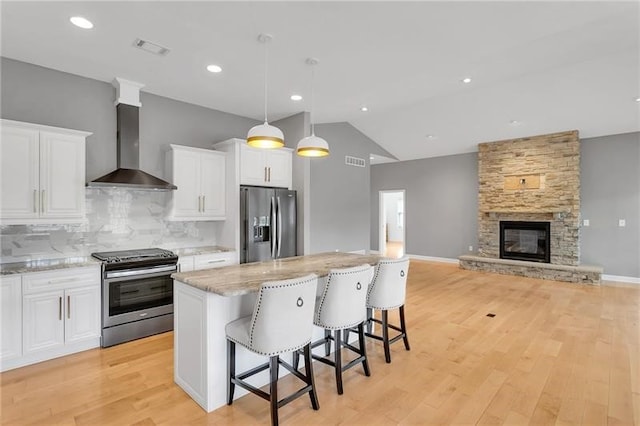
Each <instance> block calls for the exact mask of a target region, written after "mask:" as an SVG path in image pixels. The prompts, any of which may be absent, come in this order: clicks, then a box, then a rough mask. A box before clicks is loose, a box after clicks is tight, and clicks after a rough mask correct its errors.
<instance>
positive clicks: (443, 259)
mask: <svg viewBox="0 0 640 426" xmlns="http://www.w3.org/2000/svg"><path fill="white" fill-rule="evenodd" d="M407 256H408V257H409V259H416V260H428V261H430V262H440V263H452V264H456V265H458V264H459V263H460V261H459V260H458V259H450V258H448V257H433V256H421V255H419V254H407Z"/></svg>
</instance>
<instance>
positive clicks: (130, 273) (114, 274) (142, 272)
mask: <svg viewBox="0 0 640 426" xmlns="http://www.w3.org/2000/svg"><path fill="white" fill-rule="evenodd" d="M177 270H178V268H176V265H170V266H157V267H155V268H145V269H135V270H128V271H111V272H107V273H106V274H105V278H107V279H109V278H119V277H135V276H139V275H149V274H155V273H158V272H176V271H177Z"/></svg>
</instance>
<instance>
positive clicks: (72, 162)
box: [40, 132, 86, 218]
mask: <svg viewBox="0 0 640 426" xmlns="http://www.w3.org/2000/svg"><path fill="white" fill-rule="evenodd" d="M84 152H85V147H84V138H83V137H81V136H76V135H65V134H58V133H52V132H40V202H41V216H43V217H49V218H61V217H64V218H73V217H78V218H82V217H83V216H84V190H85V161H86V159H85V155H84Z"/></svg>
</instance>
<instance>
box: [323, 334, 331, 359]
mask: <svg viewBox="0 0 640 426" xmlns="http://www.w3.org/2000/svg"><path fill="white" fill-rule="evenodd" d="M330 337H331V330H325V331H324V356H329V354H330V353H331V339H330Z"/></svg>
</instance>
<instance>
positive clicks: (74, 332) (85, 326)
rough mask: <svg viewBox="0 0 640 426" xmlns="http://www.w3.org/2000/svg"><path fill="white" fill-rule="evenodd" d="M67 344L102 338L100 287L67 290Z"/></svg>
mask: <svg viewBox="0 0 640 426" xmlns="http://www.w3.org/2000/svg"><path fill="white" fill-rule="evenodd" d="M64 295H65V300H64V303H65V327H64V328H65V329H64V341H65V343H73V342H77V341H79V340H84V339H90V338H93V337H98V336H100V333H101V330H100V286H99V285H96V286H90V287H79V288H74V289H70V290H65V292H64Z"/></svg>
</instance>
